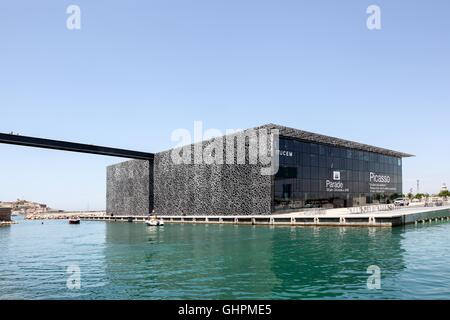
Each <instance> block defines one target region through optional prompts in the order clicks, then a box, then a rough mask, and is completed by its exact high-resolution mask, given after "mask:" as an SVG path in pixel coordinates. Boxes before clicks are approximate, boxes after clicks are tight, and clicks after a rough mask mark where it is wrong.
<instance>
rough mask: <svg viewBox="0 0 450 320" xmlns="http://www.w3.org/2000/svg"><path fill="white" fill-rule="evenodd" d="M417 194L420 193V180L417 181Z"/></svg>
mask: <svg viewBox="0 0 450 320" xmlns="http://www.w3.org/2000/svg"><path fill="white" fill-rule="evenodd" d="M417 193H420V180H417Z"/></svg>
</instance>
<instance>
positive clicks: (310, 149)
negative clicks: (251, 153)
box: [272, 137, 402, 211]
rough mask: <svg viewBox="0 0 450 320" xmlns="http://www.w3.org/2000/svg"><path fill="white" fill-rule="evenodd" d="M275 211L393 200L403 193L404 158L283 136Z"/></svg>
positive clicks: (275, 183)
mask: <svg viewBox="0 0 450 320" xmlns="http://www.w3.org/2000/svg"><path fill="white" fill-rule="evenodd" d="M279 149H280V150H279V157H280V169H279V171H278V173H277V174H276V176H275V178H274V183H273V201H272V202H273V211H284V210H296V209H302V208H343V207H353V206H361V205H366V204H377V203H391V202H392V201H393V199H395V198H396V197H398V196H400V195H401V194H402V159H401V158H398V157H393V156H387V155H383V154H379V153H372V152H366V151H360V150H356V149H349V148H343V147H335V146H332V145H327V144H322V143H313V142H308V141H301V140H296V139H290V138H284V137H281V138H280V147H279Z"/></svg>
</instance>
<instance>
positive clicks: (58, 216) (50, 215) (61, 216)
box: [25, 211, 106, 220]
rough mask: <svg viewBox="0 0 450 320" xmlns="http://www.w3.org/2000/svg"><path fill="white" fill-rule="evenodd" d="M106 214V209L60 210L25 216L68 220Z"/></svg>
mask: <svg viewBox="0 0 450 320" xmlns="http://www.w3.org/2000/svg"><path fill="white" fill-rule="evenodd" d="M105 215H106V212H104V211H95V212H94V211H90V212H59V213H33V214H29V215H27V216H25V219H26V220H67V219H71V218H74V217H79V216H83V217H92V218H94V217H103V216H105Z"/></svg>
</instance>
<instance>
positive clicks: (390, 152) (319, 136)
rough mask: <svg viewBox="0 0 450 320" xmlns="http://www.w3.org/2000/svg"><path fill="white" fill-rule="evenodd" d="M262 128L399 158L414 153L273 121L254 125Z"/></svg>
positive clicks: (288, 135)
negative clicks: (282, 124)
mask: <svg viewBox="0 0 450 320" xmlns="http://www.w3.org/2000/svg"><path fill="white" fill-rule="evenodd" d="M263 128H267V129H278V130H279V132H280V136H283V137H288V138H294V139H300V140H305V141H311V142H319V143H324V144H329V145H334V146H337V147H345V148H351V149H357V150H361V151H368V152H374V153H379V154H383V155H388V156H394V157H400V158H409V157H414V155H412V154H409V153H404V152H399V151H394V150H390V149H385V148H380V147H376V146H371V145H368V144H364V143H359V142H355V141H351V140H345V139H341V138H336V137H332V136H327V135H323V134H318V133H313V132H309V131H303V130H299V129H294V128H290V127H285V126H281V125H278V124H274V123H269V124H265V125H262V126H259V127H256V128H254V129H255V130H257V129H263Z"/></svg>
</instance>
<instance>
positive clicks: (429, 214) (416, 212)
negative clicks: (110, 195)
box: [80, 205, 450, 227]
mask: <svg viewBox="0 0 450 320" xmlns="http://www.w3.org/2000/svg"><path fill="white" fill-rule="evenodd" d="M349 211H350V210H349V209H346V210H342V209H334V210H333V209H331V210H326V211H325V212H320V213H319V212H317V213H316V212H310V213H305V212H302V213H291V214H284V215H270V216H261V215H259V216H219V215H218V216H179V215H178V216H175V215H174V216H160V218H162V219H163V220H164V222H165V223H186V224H234V225H263V226H264V225H266V226H331V227H397V226H402V225H408V224H419V223H430V222H437V221H450V205H445V206H440V207H406V208H400V209H399V208H396V209H395V210H393V209H392V208H391V209H390V210H389V211H374V212H370V213H348V212H349ZM146 218H147V217H145V216H108V215H103V216H92V215H91V216H83V215H80V219H81V220H85V221H110V222H136V223H139V222H141V223H143V222H144V221H145V219H146Z"/></svg>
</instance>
